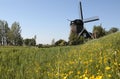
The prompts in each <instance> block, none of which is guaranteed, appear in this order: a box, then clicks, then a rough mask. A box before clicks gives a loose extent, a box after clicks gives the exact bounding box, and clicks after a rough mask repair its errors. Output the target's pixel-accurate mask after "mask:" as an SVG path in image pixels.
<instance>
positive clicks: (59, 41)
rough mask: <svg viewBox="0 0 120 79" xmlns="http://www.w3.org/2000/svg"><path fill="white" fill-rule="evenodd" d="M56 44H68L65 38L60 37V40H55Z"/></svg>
mask: <svg viewBox="0 0 120 79" xmlns="http://www.w3.org/2000/svg"><path fill="white" fill-rule="evenodd" d="M55 45H56V46H66V45H67V42H66V41H65V40H63V39H60V40H58V41H56V42H55Z"/></svg>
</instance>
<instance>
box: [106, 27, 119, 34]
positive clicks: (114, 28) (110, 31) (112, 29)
mask: <svg viewBox="0 0 120 79" xmlns="http://www.w3.org/2000/svg"><path fill="white" fill-rule="evenodd" d="M117 31H119V29H118V28H116V27H112V28H111V29H110V30H109V31H108V33H115V32H117Z"/></svg>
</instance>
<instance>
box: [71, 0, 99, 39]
mask: <svg viewBox="0 0 120 79" xmlns="http://www.w3.org/2000/svg"><path fill="white" fill-rule="evenodd" d="M79 5H80V16H81V18H80V19H75V20H73V21H71V22H70V26H71V32H74V33H76V34H77V35H78V36H83V37H84V38H92V34H91V33H89V32H88V31H87V30H86V29H85V28H84V23H88V22H93V21H97V20H99V18H98V17H97V16H95V17H91V18H87V19H84V18H83V12H82V3H81V1H80V4H79Z"/></svg>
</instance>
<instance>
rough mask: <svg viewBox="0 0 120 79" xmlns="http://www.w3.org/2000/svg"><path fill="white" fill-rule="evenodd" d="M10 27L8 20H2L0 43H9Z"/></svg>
mask: <svg viewBox="0 0 120 79" xmlns="http://www.w3.org/2000/svg"><path fill="white" fill-rule="evenodd" d="M9 31H10V28H9V27H8V23H7V21H2V20H0V44H3V45H7V44H8V41H9V39H8V33H9Z"/></svg>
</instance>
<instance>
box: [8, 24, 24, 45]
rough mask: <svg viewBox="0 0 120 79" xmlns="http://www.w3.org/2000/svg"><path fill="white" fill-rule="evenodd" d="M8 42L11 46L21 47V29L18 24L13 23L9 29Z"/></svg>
mask: <svg viewBox="0 0 120 79" xmlns="http://www.w3.org/2000/svg"><path fill="white" fill-rule="evenodd" d="M9 35H10V36H9V37H10V40H11V43H12V44H13V45H22V44H23V39H22V36H21V27H20V24H19V23H18V22H14V23H13V24H12V26H11V29H10V34H9Z"/></svg>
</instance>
